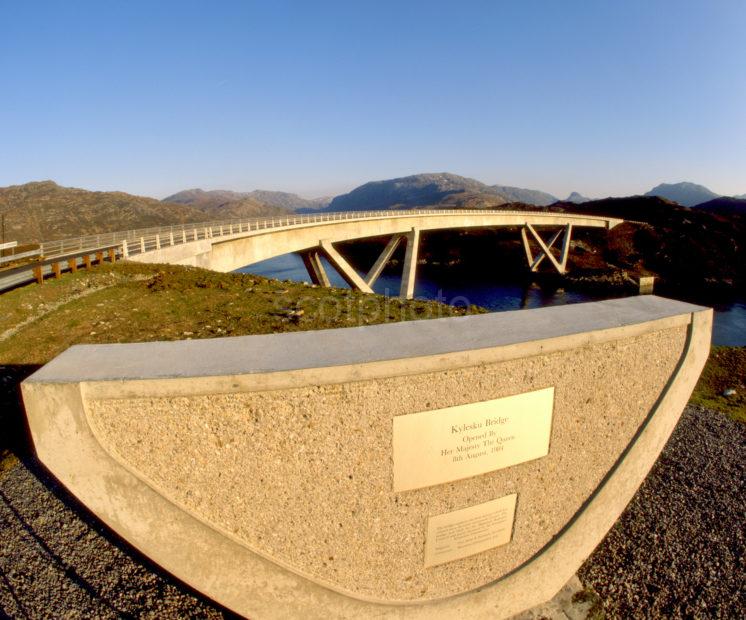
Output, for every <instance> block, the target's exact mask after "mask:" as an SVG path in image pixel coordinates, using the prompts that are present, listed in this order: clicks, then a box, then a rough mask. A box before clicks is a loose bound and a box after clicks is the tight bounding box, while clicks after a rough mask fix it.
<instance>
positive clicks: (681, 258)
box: [550, 196, 746, 290]
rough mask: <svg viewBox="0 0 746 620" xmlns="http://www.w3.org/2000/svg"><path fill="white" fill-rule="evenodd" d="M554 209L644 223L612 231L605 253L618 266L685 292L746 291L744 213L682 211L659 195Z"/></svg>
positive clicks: (686, 208) (562, 206)
mask: <svg viewBox="0 0 746 620" xmlns="http://www.w3.org/2000/svg"><path fill="white" fill-rule="evenodd" d="M741 202H744V201H741ZM550 209H551V210H553V211H572V212H575V213H588V214H593V215H609V216H614V217H621V218H624V219H626V220H633V221H636V222H642V223H644V224H643V225H638V224H624V225H622V226H618V227H616V228H614V229H612V230H611V231H610V232H609V235H608V246H607V249H606V250H605V253H606V259H607V261H608V262H609V263H611V264H613V265H617V266H619V267H622V268H630V269H634V270H637V271H648V272H651V273H654V274H656V275H658V276H660V277H661V278H662V280H663V281H664V282H665V283H667V284H668V285H670V286H671V287H673V288H676V289H681V290H691V289H696V288H723V289H727V288H730V287H738V288H743V287H746V280H745V278H746V273H744V270H743V265H745V264H746V215H744V213H743V211H742V212H741V213H740V214H734V213H726V212H725V211H722V212H719V211H718V209H717V208H713V209H708V208H705V209H703V208H700V207H695V208H689V207H683V206H681V205H678V204H676V203H674V202H671V201H669V200H666V199H664V198H659V197H655V196H632V197H629V198H605V199H603V200H593V201H590V202H586V203H583V204H580V205H578V204H574V203H558V204H556V205H553V206H552V207H550Z"/></svg>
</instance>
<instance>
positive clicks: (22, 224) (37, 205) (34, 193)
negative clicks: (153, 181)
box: [0, 181, 209, 243]
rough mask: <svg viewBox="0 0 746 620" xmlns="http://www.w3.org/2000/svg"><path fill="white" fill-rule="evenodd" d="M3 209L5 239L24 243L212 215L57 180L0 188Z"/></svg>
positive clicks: (185, 207)
mask: <svg viewBox="0 0 746 620" xmlns="http://www.w3.org/2000/svg"><path fill="white" fill-rule="evenodd" d="M0 215H2V217H3V220H4V225H5V239H6V240H8V241H10V240H15V241H19V242H22V243H23V242H38V241H50V240H52V239H62V238H65V237H74V236H77V235H81V234H93V233H99V232H109V231H114V230H126V229H131V228H146V227H149V226H165V225H168V224H181V223H188V222H202V221H205V220H206V219H209V217H208V216H207V215H206V214H205V213H203V212H202V211H200V210H199V209H195V208H194V207H191V206H188V205H183V204H174V203H169V202H161V201H160V200H155V199H154V198H145V197H143V196H133V195H131V194H125V193H124V192H90V191H87V190H84V189H77V188H74V187H61V186H59V185H57V184H56V183H54V182H53V181H39V182H34V183H26V184H24V185H11V186H10V187H2V188H0Z"/></svg>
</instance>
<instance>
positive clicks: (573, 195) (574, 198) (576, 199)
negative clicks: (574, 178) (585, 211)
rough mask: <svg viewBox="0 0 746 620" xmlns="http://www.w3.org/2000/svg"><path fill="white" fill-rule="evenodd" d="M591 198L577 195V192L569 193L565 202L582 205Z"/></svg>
mask: <svg viewBox="0 0 746 620" xmlns="http://www.w3.org/2000/svg"><path fill="white" fill-rule="evenodd" d="M591 200H593V198H588V197H586V196H583V194H579V193H578V192H571V193H570V195H569V196H568V197H567V198H565V202H574V203H575V204H576V205H579V204H583V203H584V202H590V201H591Z"/></svg>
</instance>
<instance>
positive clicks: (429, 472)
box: [393, 387, 554, 491]
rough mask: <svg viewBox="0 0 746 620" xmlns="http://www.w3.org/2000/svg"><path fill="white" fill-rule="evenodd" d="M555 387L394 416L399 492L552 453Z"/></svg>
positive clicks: (396, 488) (394, 445)
mask: <svg viewBox="0 0 746 620" xmlns="http://www.w3.org/2000/svg"><path fill="white" fill-rule="evenodd" d="M553 406H554V388H553V387H550V388H545V389H543V390H536V391H534V392H526V393H525V394H517V395H515V396H508V397H506V398H497V399H495V400H487V401H483V402H480V403H471V404H468V405H459V406H457V407H448V408H447V409H435V410H433V411H422V412H420V413H411V414H408V415H402V416H396V417H395V418H394V433H393V435H394V441H393V459H394V491H408V490H411V489H419V488H422V487H429V486H432V485H434V484H441V483H443V482H451V481H453V480H460V479H462V478H469V477H471V476H477V475H479V474H484V473H487V472H490V471H495V470H496V469H502V468H504V467H510V466H511V465H517V464H518V463H524V462H526V461H532V460H533V459H537V458H540V457H542V456H546V455H547V454H548V453H549V435H550V433H551V430H552V409H553Z"/></svg>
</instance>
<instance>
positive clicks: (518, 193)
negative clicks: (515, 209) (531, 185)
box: [489, 185, 558, 207]
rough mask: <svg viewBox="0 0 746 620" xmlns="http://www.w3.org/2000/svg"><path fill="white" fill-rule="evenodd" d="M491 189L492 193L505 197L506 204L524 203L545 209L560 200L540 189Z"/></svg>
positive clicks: (503, 187)
mask: <svg viewBox="0 0 746 620" xmlns="http://www.w3.org/2000/svg"><path fill="white" fill-rule="evenodd" d="M489 189H490V191H491V192H492V193H495V194H497V195H498V196H501V197H503V198H504V199H505V201H506V202H524V203H526V204H529V205H536V206H540V207H543V206H546V205H550V204H552V203H553V202H557V200H558V198H557V197H556V196H552V194H547V193H546V192H542V191H539V190H538V189H523V188H522V187H510V186H509V185H490V187H489Z"/></svg>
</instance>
